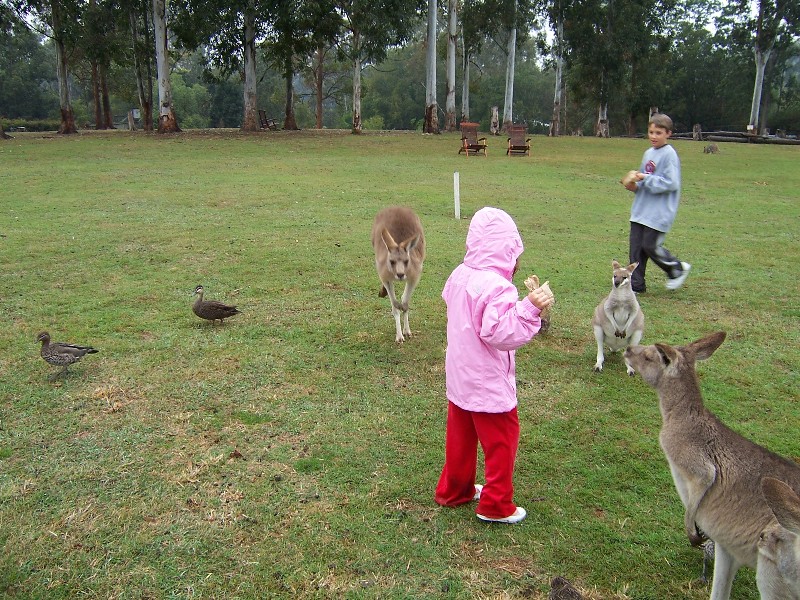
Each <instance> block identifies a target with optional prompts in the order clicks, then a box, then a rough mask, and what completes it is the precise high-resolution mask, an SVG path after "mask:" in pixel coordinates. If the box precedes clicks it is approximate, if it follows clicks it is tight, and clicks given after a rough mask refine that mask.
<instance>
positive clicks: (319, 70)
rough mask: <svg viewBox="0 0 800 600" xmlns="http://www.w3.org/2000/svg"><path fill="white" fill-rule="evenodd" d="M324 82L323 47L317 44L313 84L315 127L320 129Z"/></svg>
mask: <svg viewBox="0 0 800 600" xmlns="http://www.w3.org/2000/svg"><path fill="white" fill-rule="evenodd" d="M324 82H325V48H324V47H323V46H322V44H320V45H319V46H317V67H316V69H315V71H314V86H315V87H316V90H317V97H316V108H315V113H316V117H317V129H322V117H323V114H322V111H323V107H322V92H323V84H324Z"/></svg>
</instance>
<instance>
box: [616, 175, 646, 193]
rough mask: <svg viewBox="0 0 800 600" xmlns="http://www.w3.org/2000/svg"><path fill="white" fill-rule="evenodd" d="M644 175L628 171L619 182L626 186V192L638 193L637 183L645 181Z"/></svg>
mask: <svg viewBox="0 0 800 600" xmlns="http://www.w3.org/2000/svg"><path fill="white" fill-rule="evenodd" d="M644 177H645V175H644V173H640V172H639V171H628V172H627V173H626V174H625V177H623V178H622V179H620V180H619V182H620V183H621V184H622V185H624V186H625V189H626V190H629V191H631V192H635V191H636V189H637V188H636V183H637V182H638V181H641V180H642V179H644Z"/></svg>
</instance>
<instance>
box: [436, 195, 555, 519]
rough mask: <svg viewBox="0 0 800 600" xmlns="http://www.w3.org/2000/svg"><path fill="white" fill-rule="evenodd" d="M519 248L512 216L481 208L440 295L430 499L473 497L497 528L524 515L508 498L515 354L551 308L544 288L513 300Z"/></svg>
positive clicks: (456, 501) (515, 431) (514, 434)
mask: <svg viewBox="0 0 800 600" xmlns="http://www.w3.org/2000/svg"><path fill="white" fill-rule="evenodd" d="M522 251H523V247H522V239H521V238H520V235H519V232H518V231H517V226H516V224H515V223H514V221H513V219H512V218H511V217H510V216H509V215H508V214H507V213H506V212H504V211H502V210H500V209H497V208H488V207H487V208H482V209H481V210H479V211H478V212H477V213H475V216H474V217H473V218H472V221H471V222H470V226H469V232H468V233H467V253H466V255H465V256H464V262H463V263H461V264H460V265H459V266H458V267H456V269H455V270H454V271H453V273H452V274H451V275H450V277H449V279H448V280H447V283H446V284H445V286H444V291H443V292H442V298H444V301H445V303H446V304H447V352H446V356H445V373H446V385H447V399H448V401H449V402H448V413H447V434H446V440H445V463H444V468H443V469H442V475H441V477H440V478H439V483H438V485H437V487H436V496H435V499H436V502H438V503H439V504H441V505H444V506H458V505H460V504H464V503H466V502H470V501H472V500H478V506H477V509H476V512H477V515H478V517H479V518H480V519H483V520H484V521H494V522H500V523H518V522H520V521H522V519H524V518H525V516H526V514H527V513H526V512H525V509H524V508H522V507H521V506H516V505H515V504H514V501H513V496H514V486H513V482H512V479H513V474H514V462H515V460H516V455H517V446H518V444H519V419H518V417H517V384H516V369H515V365H514V354H515V351H516V349H517V348H519V347H520V346H522V345H524V344H526V343H527V342H529V341H530V340H531V338H533V336H534V335H536V334H537V333H538V332H539V329H540V327H541V321H540V318H539V314H540V312H541V311H542V310H543V309H545V308H547V307H548V306H550V305H551V304H552V303H553V294H552V292H550V291H549V289H537V290H535V291H533V292H531V293H529V294H528V295H527V296H526V297H525V298H523V299H522V300H520V299H519V293H518V292H517V288H516V286H515V285H514V284H513V283H512V282H511V279H512V277H513V275H514V273H516V271H517V268H518V267H519V256H520V255H521V254H522ZM478 443H480V445H481V448H482V449H483V454H484V459H485V460H484V462H485V476H486V483H485V484H484V485H483V486H481V485H476V484H475V471H476V468H477V459H478Z"/></svg>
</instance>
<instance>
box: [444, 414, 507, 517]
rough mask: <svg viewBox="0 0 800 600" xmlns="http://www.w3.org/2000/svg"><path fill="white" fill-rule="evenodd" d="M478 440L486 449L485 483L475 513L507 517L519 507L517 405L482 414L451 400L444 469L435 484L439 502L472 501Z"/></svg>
mask: <svg viewBox="0 0 800 600" xmlns="http://www.w3.org/2000/svg"><path fill="white" fill-rule="evenodd" d="M478 442H480V445H481V448H482V449H483V456H484V463H485V476H486V483H485V484H484V487H483V491H482V492H481V499H480V501H479V502H478V507H477V508H476V510H475V512H477V513H479V514H481V515H483V516H485V517H490V518H492V519H502V518H504V517H508V516H510V515H512V514H514V511H515V510H517V506H516V504H514V502H513V497H514V484H513V481H512V480H513V476H514V462H515V461H516V458H517V447H518V446H519V417H518V416H517V409H516V408H514V409H513V410H510V411H509V412H505V413H483V412H471V411H468V410H464V409H463V408H460V407H458V406H456V405H455V404H453V403H452V402H449V403H448V409H447V436H446V441H445V457H444V468H443V469H442V475H441V477H440V478H439V484H438V485H437V486H436V496H435V499H436V502H438V503H439V504H441V505H443V506H458V505H459V504H465V503H467V502H469V501H471V500H472V498H473V496H474V495H475V470H476V469H477V465H478Z"/></svg>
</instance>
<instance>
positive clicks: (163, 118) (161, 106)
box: [153, 0, 181, 133]
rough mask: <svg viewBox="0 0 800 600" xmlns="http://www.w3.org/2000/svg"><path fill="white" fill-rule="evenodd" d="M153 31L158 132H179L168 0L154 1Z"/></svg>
mask: <svg viewBox="0 0 800 600" xmlns="http://www.w3.org/2000/svg"><path fill="white" fill-rule="evenodd" d="M153 30H154V35H153V38H154V39H155V46H156V70H157V72H158V132H159V133H172V132H177V131H180V130H181V128H180V127H178V117H177V116H176V115H175V104H174V102H173V99H172V81H171V79H170V63H169V47H168V43H167V8H166V0H153Z"/></svg>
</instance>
